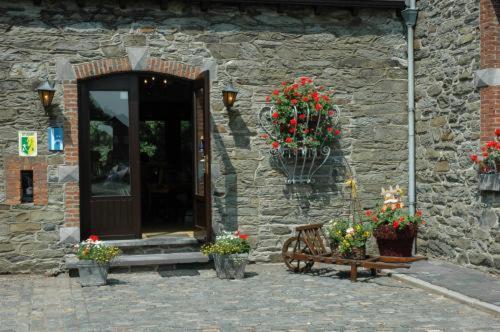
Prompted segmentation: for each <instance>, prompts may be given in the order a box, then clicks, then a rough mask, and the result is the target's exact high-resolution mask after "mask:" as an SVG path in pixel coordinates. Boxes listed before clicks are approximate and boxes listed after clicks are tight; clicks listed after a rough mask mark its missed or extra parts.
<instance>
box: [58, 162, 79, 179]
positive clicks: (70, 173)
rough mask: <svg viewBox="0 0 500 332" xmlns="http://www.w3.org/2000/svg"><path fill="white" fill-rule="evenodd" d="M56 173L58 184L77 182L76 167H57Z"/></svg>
mask: <svg viewBox="0 0 500 332" xmlns="http://www.w3.org/2000/svg"><path fill="white" fill-rule="evenodd" d="M58 171H59V183H66V182H78V181H79V177H80V175H79V169H78V166H66V165H61V166H59V168H58Z"/></svg>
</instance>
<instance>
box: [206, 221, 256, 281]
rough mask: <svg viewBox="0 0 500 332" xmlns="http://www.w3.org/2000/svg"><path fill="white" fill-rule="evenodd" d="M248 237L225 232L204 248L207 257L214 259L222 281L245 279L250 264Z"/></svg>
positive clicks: (237, 232) (238, 233)
mask: <svg viewBox="0 0 500 332" xmlns="http://www.w3.org/2000/svg"><path fill="white" fill-rule="evenodd" d="M247 240H248V235H247V234H241V233H240V232H239V231H236V232H234V233H231V232H226V231H223V232H222V233H221V234H220V235H218V236H217V237H216V238H215V242H214V243H210V244H206V245H204V246H202V248H201V251H202V253H203V254H205V255H207V256H208V255H211V256H212V257H213V259H214V265H215V271H216V273H217V277H219V278H220V279H243V278H244V276H245V267H246V265H247V262H248V253H249V252H250V244H249V243H248V241H247Z"/></svg>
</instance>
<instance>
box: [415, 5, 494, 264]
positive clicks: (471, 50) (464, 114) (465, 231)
mask: <svg viewBox="0 0 500 332" xmlns="http://www.w3.org/2000/svg"><path fill="white" fill-rule="evenodd" d="M418 7H419V9H420V13H419V17H418V22H417V28H416V41H415V46H416V53H415V57H416V97H417V104H416V119H417V123H416V149H417V202H418V207H419V208H421V209H423V211H424V215H425V216H427V219H428V224H427V227H425V228H423V232H422V234H421V241H420V243H419V248H420V250H422V251H423V252H425V253H426V254H428V255H431V256H439V257H444V258H446V259H450V260H452V261H455V262H457V263H459V264H463V265H469V266H472V267H479V268H482V269H488V270H491V271H497V272H498V271H499V270H498V269H499V268H500V230H499V227H498V218H499V215H500V197H499V196H498V195H497V196H495V194H494V193H488V192H482V193H481V192H480V191H479V190H478V178H479V175H478V170H477V169H476V168H474V166H473V164H472V163H471V161H470V159H469V157H470V155H471V154H472V153H475V152H477V151H478V149H479V139H480V103H481V102H480V97H479V91H478V89H476V88H475V86H474V83H473V74H474V71H476V70H477V69H479V65H480V30H479V1H465V0H460V1H455V0H447V1H438V0H422V1H419V4H418ZM429 73H432V75H429Z"/></svg>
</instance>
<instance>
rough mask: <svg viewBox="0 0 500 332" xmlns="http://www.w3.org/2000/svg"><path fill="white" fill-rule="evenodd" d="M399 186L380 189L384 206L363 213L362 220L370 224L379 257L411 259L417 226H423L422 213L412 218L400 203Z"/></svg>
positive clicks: (418, 212) (400, 191)
mask: <svg viewBox="0 0 500 332" xmlns="http://www.w3.org/2000/svg"><path fill="white" fill-rule="evenodd" d="M401 195H402V190H401V189H400V188H399V186H396V187H395V188H394V189H393V188H392V187H390V188H389V189H388V190H385V189H384V188H382V196H384V204H383V205H382V206H381V207H379V208H377V209H375V210H374V211H372V210H368V211H366V212H365V216H364V220H365V221H367V222H372V225H373V236H374V237H375V239H376V240H377V245H378V249H379V252H380V255H381V256H394V257H411V256H412V249H413V242H414V241H415V237H416V236H417V231H418V225H420V224H422V225H424V224H425V221H423V220H422V211H417V213H416V214H415V215H414V216H412V215H410V214H409V212H408V211H407V210H406V209H405V208H404V204H403V203H402V202H401Z"/></svg>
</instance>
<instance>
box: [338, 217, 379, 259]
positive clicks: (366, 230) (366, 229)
mask: <svg viewBox="0 0 500 332" xmlns="http://www.w3.org/2000/svg"><path fill="white" fill-rule="evenodd" d="M370 236H372V228H371V225H370V224H368V223H363V222H359V223H355V224H354V225H353V226H352V227H349V228H347V229H346V233H345V236H344V237H343V238H342V240H341V241H340V243H339V252H340V253H342V254H346V253H350V252H351V251H352V249H353V248H362V247H364V246H365V245H366V241H367V240H368V238H370Z"/></svg>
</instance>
